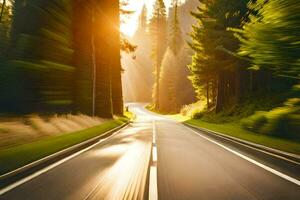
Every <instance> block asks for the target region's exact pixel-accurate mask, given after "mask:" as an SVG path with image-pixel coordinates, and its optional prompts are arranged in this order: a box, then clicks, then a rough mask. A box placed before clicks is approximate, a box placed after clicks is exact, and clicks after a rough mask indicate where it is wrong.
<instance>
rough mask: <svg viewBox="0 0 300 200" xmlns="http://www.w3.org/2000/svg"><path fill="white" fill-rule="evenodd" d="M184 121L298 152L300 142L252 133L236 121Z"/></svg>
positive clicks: (299, 152) (257, 142) (286, 150)
mask: <svg viewBox="0 0 300 200" xmlns="http://www.w3.org/2000/svg"><path fill="white" fill-rule="evenodd" d="M185 123H187V124H191V125H194V126H198V127H201V128H205V129H209V130H212V131H216V132H220V133H223V134H226V135H229V136H232V137H236V138H239V139H243V140H246V141H249V142H253V143H256V144H261V145H264V146H267V147H271V148H274V149H278V150H282V151H285V152H290V153H295V154H300V142H297V141H291V140H287V139H282V138H277V137H272V136H268V135H261V134H257V133H253V132H250V131H247V130H245V129H243V128H242V127H241V126H240V125H239V124H238V123H225V124H213V123H208V122H204V121H201V120H196V119H190V120H187V121H185Z"/></svg>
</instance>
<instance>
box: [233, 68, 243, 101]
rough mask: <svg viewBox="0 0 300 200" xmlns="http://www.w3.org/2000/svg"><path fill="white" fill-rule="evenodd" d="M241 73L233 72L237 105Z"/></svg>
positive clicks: (239, 97) (239, 96) (239, 94)
mask: <svg viewBox="0 0 300 200" xmlns="http://www.w3.org/2000/svg"><path fill="white" fill-rule="evenodd" d="M241 73H242V72H241V71H240V70H237V71H236V72H235V87H234V89H235V99H236V100H235V102H236V103H239V102H240V99H241Z"/></svg>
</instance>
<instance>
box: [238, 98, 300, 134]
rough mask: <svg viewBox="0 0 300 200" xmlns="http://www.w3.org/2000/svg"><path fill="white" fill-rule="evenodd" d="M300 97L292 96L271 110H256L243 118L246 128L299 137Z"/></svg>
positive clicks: (265, 132)
mask: <svg viewBox="0 0 300 200" xmlns="http://www.w3.org/2000/svg"><path fill="white" fill-rule="evenodd" d="M299 119H300V98H292V99H289V100H288V101H286V102H285V103H284V105H283V106H281V107H276V108H274V109H272V110H271V111H269V112H256V113H255V114H254V115H252V116H250V117H249V118H246V119H244V120H242V125H243V127H244V128H246V129H248V130H251V131H254V132H258V133H262V134H267V135H274V136H278V137H292V138H298V139H299V136H300V135H299V134H298V133H299V132H298V131H299V130H300V129H299V122H300V121H299Z"/></svg>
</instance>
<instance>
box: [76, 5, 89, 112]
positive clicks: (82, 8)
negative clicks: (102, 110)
mask: <svg viewBox="0 0 300 200" xmlns="http://www.w3.org/2000/svg"><path fill="white" fill-rule="evenodd" d="M92 7H93V6H92V5H89V4H87V3H86V2H83V1H80V0H75V1H73V8H72V10H73V45H74V46H73V48H74V54H73V64H74V66H76V72H75V74H76V75H75V77H76V81H75V84H74V86H75V87H74V94H75V97H74V101H75V102H74V106H75V111H76V112H80V113H84V114H88V115H92V114H94V112H93V104H92V98H93V90H92V89H93V88H92V86H93V80H92V79H93V78H92V76H93V70H92V68H93V59H94V56H93V55H94V52H93V51H92V46H93V41H92V27H93V23H92ZM82 38H85V40H82Z"/></svg>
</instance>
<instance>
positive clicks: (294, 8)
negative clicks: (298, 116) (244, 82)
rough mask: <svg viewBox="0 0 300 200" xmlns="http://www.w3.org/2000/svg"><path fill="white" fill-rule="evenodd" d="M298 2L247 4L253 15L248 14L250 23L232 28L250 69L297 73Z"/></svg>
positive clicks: (299, 71) (299, 47)
mask: <svg viewBox="0 0 300 200" xmlns="http://www.w3.org/2000/svg"><path fill="white" fill-rule="evenodd" d="M299 3H300V1H299V0H272V1H265V0H258V1H255V2H254V3H251V4H250V5H249V7H250V8H251V9H252V10H254V13H255V14H252V15H250V17H249V19H250V20H249V22H248V23H246V24H245V25H244V26H243V27H242V28H241V29H234V30H235V32H236V33H237V34H236V36H237V37H238V38H239V40H240V42H241V48H240V49H239V55H240V56H242V57H247V58H248V59H249V60H251V63H252V69H255V70H257V69H266V70H271V71H272V72H273V73H274V74H276V75H285V76H296V77H297V76H299V74H300V60H299V54H300V39H299V38H300V33H299V28H300V20H299V18H300V7H299V6H298V5H299ZM275 10H276V12H275Z"/></svg>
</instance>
